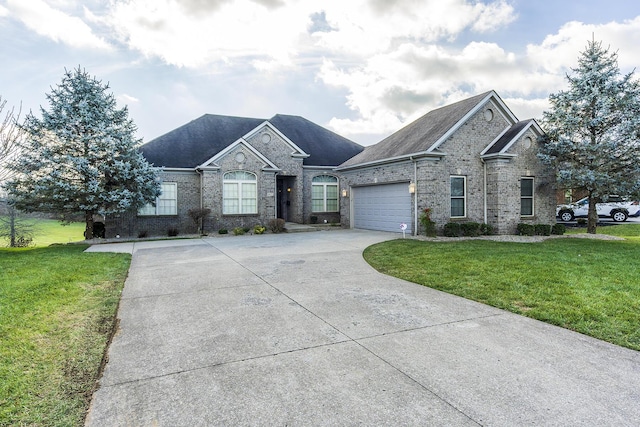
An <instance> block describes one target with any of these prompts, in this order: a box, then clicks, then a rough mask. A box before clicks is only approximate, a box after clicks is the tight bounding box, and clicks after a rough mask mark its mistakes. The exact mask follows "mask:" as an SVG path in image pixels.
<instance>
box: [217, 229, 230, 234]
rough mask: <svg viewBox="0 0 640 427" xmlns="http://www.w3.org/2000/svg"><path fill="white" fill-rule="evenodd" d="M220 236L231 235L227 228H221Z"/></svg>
mask: <svg viewBox="0 0 640 427" xmlns="http://www.w3.org/2000/svg"><path fill="white" fill-rule="evenodd" d="M218 234H229V230H227V229H226V228H221V229H220V230H218Z"/></svg>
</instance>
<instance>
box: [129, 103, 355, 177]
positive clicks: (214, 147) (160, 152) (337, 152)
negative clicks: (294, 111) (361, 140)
mask: <svg viewBox="0 0 640 427" xmlns="http://www.w3.org/2000/svg"><path fill="white" fill-rule="evenodd" d="M265 121H266V120H265V119H256V118H246V117H232V116H220V115H214V114H205V115H204V116H201V117H199V118H197V119H195V120H192V121H191V122H189V123H187V124H185V125H183V126H180V127H179V128H177V129H174V130H172V131H170V132H168V133H166V134H164V135H162V136H160V137H158V138H155V139H153V140H151V141H149V142H148V143H146V144H144V145H142V146H141V147H140V151H141V152H142V154H143V155H144V157H145V158H146V159H147V161H149V162H150V163H152V164H153V165H154V166H162V167H170V168H195V167H197V166H199V165H201V164H203V163H204V162H206V161H207V160H209V159H210V158H211V157H213V156H214V155H216V154H217V153H219V152H220V151H222V150H223V149H225V148H226V147H227V146H229V145H230V144H232V143H233V142H235V141H237V140H238V139H239V138H241V137H243V136H244V135H246V134H247V133H249V132H250V131H252V130H253V129H255V128H256V127H258V126H259V125H260V124H262V123H264V122H265ZM269 122H270V123H271V124H272V125H273V126H275V127H276V128H277V129H278V130H279V131H280V132H282V133H283V134H284V135H285V136H286V137H287V138H289V139H290V140H291V141H292V142H293V143H294V144H296V145H297V146H298V147H300V148H301V149H302V150H304V151H305V152H306V153H307V154H309V157H307V158H305V159H304V161H303V164H304V165H312V166H337V165H339V164H340V163H342V162H344V161H345V160H347V159H348V158H350V157H352V156H354V155H356V154H358V153H359V152H360V151H362V149H363V147H362V146H360V145H358V144H356V143H355V142H353V141H350V140H348V139H346V138H344V137H342V136H340V135H337V134H335V133H333V132H331V131H329V130H327V129H325V128H323V127H321V126H318V125H317V124H315V123H313V122H310V121H309V120H306V119H304V118H302V117H298V116H288V115H281V114H277V115H275V116H274V117H273V118H271V119H270V120H269ZM276 163H277V161H276Z"/></svg>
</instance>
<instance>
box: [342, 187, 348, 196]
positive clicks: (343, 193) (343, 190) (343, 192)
mask: <svg viewBox="0 0 640 427" xmlns="http://www.w3.org/2000/svg"><path fill="white" fill-rule="evenodd" d="M342 197H349V192H348V191H347V189H346V188H343V189H342Z"/></svg>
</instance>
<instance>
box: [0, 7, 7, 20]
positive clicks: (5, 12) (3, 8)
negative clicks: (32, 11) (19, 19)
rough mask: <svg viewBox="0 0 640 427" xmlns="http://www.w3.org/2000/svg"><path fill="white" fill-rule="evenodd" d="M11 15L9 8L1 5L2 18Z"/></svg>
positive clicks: (0, 14) (0, 15)
mask: <svg viewBox="0 0 640 427" xmlns="http://www.w3.org/2000/svg"><path fill="white" fill-rule="evenodd" d="M8 15H9V9H7V8H6V7H4V6H2V5H0V18H1V17H3V16H8Z"/></svg>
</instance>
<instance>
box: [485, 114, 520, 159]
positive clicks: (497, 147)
mask: <svg viewBox="0 0 640 427" xmlns="http://www.w3.org/2000/svg"><path fill="white" fill-rule="evenodd" d="M531 121H532V119H529V120H522V121H520V122H518V123H516V124H515V125H513V126H511V127H510V128H509V130H508V131H506V132H505V133H504V134H503V135H502V136H501V137H500V138H499V139H498V140H497V141H496V142H495V143H494V144H493V145H492V146H491V148H489V149H488V150H487V151H486V152H485V153H484V155H489V154H497V153H500V152H501V151H502V150H503V149H504V148H505V147H506V146H507V145H508V144H509V143H510V142H511V141H512V140H513V138H515V137H516V136H518V134H519V133H520V131H521V130H522V129H524V128H525V126H527V125H528V124H529V123H530V122H531Z"/></svg>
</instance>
